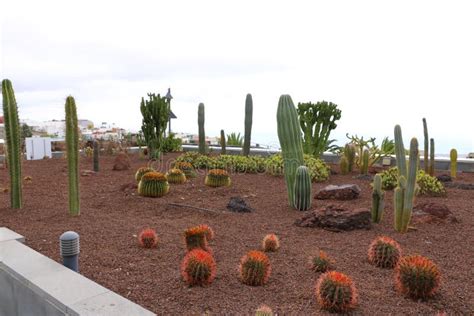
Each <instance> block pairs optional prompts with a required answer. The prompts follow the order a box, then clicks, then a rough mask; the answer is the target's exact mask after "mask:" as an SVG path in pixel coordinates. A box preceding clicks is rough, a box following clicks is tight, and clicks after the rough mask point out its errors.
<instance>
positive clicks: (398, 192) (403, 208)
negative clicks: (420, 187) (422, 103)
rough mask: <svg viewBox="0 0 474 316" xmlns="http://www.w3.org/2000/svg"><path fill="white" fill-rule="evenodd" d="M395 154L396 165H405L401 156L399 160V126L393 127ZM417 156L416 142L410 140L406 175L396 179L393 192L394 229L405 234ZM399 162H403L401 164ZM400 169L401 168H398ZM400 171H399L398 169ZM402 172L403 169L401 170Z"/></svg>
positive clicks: (410, 209)
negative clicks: (396, 182) (396, 184)
mask: <svg viewBox="0 0 474 316" xmlns="http://www.w3.org/2000/svg"><path fill="white" fill-rule="evenodd" d="M397 127H398V129H399V135H398V136H399V137H397ZM395 136H396V141H395V147H396V149H395V152H396V153H397V165H399V166H403V165H405V170H406V161H405V157H404V155H403V157H402V159H399V155H398V154H399V153H400V151H401V150H400V148H403V141H402V140H401V129H400V126H398V125H397V126H396V127H395ZM417 156H418V141H417V139H416V138H412V139H411V142H410V156H409V162H408V165H409V169H408V172H407V173H400V175H399V179H398V186H397V188H396V189H395V192H394V207H395V229H396V230H397V231H398V232H401V233H405V232H406V231H407V230H408V224H409V223H410V220H411V213H412V210H413V199H414V197H415V187H416V175H417V167H418V166H417V164H416V161H417ZM399 160H403V163H402V162H401V161H399ZM399 168H402V167H399ZM399 170H400V169H399ZM402 170H403V169H402Z"/></svg>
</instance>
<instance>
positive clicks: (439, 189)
mask: <svg viewBox="0 0 474 316" xmlns="http://www.w3.org/2000/svg"><path fill="white" fill-rule="evenodd" d="M416 182H417V184H418V191H417V194H419V195H429V196H445V195H446V189H445V187H444V185H443V183H442V182H441V181H439V180H438V179H437V178H435V177H432V176H430V175H429V174H426V173H425V172H424V171H423V170H420V171H419V172H418V175H417V177H416Z"/></svg>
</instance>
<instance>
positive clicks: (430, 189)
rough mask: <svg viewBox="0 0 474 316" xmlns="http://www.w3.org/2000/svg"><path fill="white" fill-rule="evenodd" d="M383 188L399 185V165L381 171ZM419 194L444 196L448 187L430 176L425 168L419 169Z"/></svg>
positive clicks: (417, 181) (417, 179)
mask: <svg viewBox="0 0 474 316" xmlns="http://www.w3.org/2000/svg"><path fill="white" fill-rule="evenodd" d="M381 176H382V188H383V189H384V190H393V189H394V188H395V187H396V186H397V181H398V170H397V167H392V168H390V169H388V170H385V171H384V172H382V173H381ZM416 183H417V188H418V189H417V194H418V195H430V196H443V195H445V194H446V189H445V188H444V185H443V183H441V182H440V181H439V180H438V179H436V178H435V177H432V176H430V175H429V174H427V173H425V172H424V171H423V170H419V171H418V175H417V176H416Z"/></svg>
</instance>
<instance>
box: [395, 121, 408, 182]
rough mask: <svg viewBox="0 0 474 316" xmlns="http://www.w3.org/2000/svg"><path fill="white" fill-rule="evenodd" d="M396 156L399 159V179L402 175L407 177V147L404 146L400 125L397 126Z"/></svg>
mask: <svg viewBox="0 0 474 316" xmlns="http://www.w3.org/2000/svg"><path fill="white" fill-rule="evenodd" d="M397 144H398V146H397ZM395 156H396V158H397V171H398V177H400V176H402V175H403V176H405V177H406V174H407V162H406V155H405V147H404V146H403V138H402V128H401V127H400V125H396V126H395Z"/></svg>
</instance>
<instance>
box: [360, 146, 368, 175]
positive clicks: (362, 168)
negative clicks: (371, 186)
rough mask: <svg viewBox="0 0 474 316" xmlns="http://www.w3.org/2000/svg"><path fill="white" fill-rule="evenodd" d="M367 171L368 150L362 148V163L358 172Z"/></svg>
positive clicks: (365, 172) (366, 172) (363, 172)
mask: <svg viewBox="0 0 474 316" xmlns="http://www.w3.org/2000/svg"><path fill="white" fill-rule="evenodd" d="M368 172H369V150H368V149H364V153H363V154H362V165H361V166H360V174H368Z"/></svg>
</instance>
